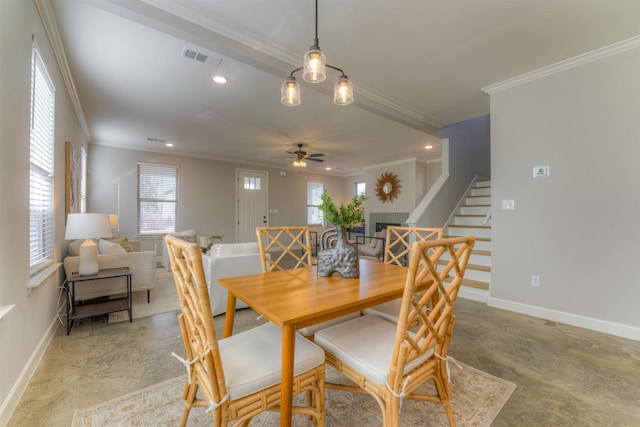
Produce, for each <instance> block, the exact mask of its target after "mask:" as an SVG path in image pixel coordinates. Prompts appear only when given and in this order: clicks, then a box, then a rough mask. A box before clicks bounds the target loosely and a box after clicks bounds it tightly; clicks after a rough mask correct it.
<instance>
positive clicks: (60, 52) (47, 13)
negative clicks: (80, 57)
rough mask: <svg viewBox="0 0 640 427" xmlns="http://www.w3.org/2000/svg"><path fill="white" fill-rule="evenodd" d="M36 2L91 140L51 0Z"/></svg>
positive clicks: (77, 111) (81, 124)
mask: <svg viewBox="0 0 640 427" xmlns="http://www.w3.org/2000/svg"><path fill="white" fill-rule="evenodd" d="M34 2H35V4H36V7H37V9H38V13H39V14H40V19H41V20H42V25H43V26H44V29H45V32H46V33H47V37H48V38H49V44H51V49H52V50H53V55H54V56H55V57H56V61H57V62H58V68H59V69H60V74H62V79H63V80H64V84H65V86H66V87H67V92H68V93H69V98H71V103H72V104H73V108H74V110H75V111H76V116H77V117H78V122H79V123H80V127H81V128H82V132H83V133H84V136H85V137H86V138H87V140H89V141H90V140H91V134H90V132H89V126H88V125H87V121H86V119H85V117H84V112H83V111H82V105H81V104H80V97H79V96H78V91H77V90H76V85H75V83H74V82H73V76H72V75H71V69H70V68H69V62H68V61H67V54H66V52H65V49H64V44H63V43H62V36H61V35H60V30H59V29H58V23H57V21H56V17H55V13H54V11H53V8H52V6H51V1H50V0H34Z"/></svg>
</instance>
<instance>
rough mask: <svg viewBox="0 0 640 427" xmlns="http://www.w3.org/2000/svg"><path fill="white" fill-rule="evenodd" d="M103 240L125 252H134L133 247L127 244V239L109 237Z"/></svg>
mask: <svg viewBox="0 0 640 427" xmlns="http://www.w3.org/2000/svg"><path fill="white" fill-rule="evenodd" d="M104 240H106V241H108V242H112V243H117V244H119V245H120V246H122V247H123V248H124V250H125V251H127V252H134V250H133V247H132V246H131V244H129V239H127V238H126V237H109V238H107V239H104Z"/></svg>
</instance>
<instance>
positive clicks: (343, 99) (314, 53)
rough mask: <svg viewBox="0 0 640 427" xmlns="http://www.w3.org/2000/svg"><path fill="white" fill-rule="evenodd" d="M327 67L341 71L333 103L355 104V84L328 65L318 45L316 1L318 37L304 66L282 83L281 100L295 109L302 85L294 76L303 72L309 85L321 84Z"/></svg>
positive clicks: (324, 78) (334, 90)
mask: <svg viewBox="0 0 640 427" xmlns="http://www.w3.org/2000/svg"><path fill="white" fill-rule="evenodd" d="M327 67H329V68H331V69H333V70H336V71H339V72H340V74H341V75H340V77H338V80H337V81H336V83H335V85H334V87H333V103H334V104H336V105H349V104H351V103H352V102H353V83H351V80H349V77H347V76H346V75H345V74H344V71H342V70H341V69H340V68H338V67H334V66H333V65H329V64H327V58H326V56H325V55H324V53H322V50H320V46H319V44H318V0H316V37H315V39H314V41H313V46H311V47H310V48H309V50H308V51H307V53H305V54H304V59H303V65H302V67H298V68H296V69H295V70H293V71H292V72H291V74H290V75H289V77H287V79H286V80H285V81H284V83H282V88H281V91H280V94H281V97H280V100H281V102H282V103H283V104H284V105H287V106H291V107H295V106H296V105H300V102H301V101H300V85H299V84H298V81H297V80H296V78H295V77H294V76H293V74H294V73H296V72H298V71H300V70H302V78H303V79H304V80H305V81H307V82H309V83H321V82H323V81H325V80H326V78H327Z"/></svg>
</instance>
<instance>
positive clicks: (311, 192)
mask: <svg viewBox="0 0 640 427" xmlns="http://www.w3.org/2000/svg"><path fill="white" fill-rule="evenodd" d="M324 188H325V186H324V183H322V182H307V224H323V225H324V214H323V213H322V211H321V210H320V209H318V206H320V205H321V204H322V198H321V196H322V193H324Z"/></svg>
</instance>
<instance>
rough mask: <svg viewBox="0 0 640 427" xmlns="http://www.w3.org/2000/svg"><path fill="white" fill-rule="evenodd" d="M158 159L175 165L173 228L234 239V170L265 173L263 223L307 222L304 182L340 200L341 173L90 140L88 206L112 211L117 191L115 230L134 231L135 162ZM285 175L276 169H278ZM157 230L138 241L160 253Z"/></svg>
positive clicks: (130, 234) (131, 234)
mask: <svg viewBox="0 0 640 427" xmlns="http://www.w3.org/2000/svg"><path fill="white" fill-rule="evenodd" d="M138 162H150V163H161V164H167V165H176V166H178V167H179V172H178V173H179V190H178V191H179V206H178V226H177V228H178V230H187V229H195V230H196V231H197V232H198V233H201V234H202V235H212V234H221V235H223V236H224V242H226V243H232V242H235V241H236V227H235V223H236V190H235V182H236V171H237V169H248V170H260V171H266V172H267V173H268V180H269V208H270V209H271V210H277V211H278V213H277V214H276V213H273V214H270V215H269V225H271V226H280V225H302V224H306V223H307V182H322V183H325V184H326V186H327V189H328V191H329V192H330V193H331V195H332V197H333V198H334V199H335V200H336V201H338V202H339V201H341V200H343V188H344V185H343V178H342V177H336V176H332V175H325V174H318V173H313V172H311V171H310V170H309V169H295V170H293V169H276V168H270V167H262V166H255V165H247V164H239V163H231V162H223V161H218V160H208V159H201V158H194V157H186V156H179V155H173V154H170V153H164V154H163V153H151V152H145V151H136V150H126V149H121V148H114V147H107V146H104V145H96V144H91V145H90V151H89V162H88V163H89V165H88V170H89V172H90V173H89V180H88V193H89V197H88V210H89V211H91V212H104V213H116V212H117V209H118V194H119V197H120V200H119V206H120V212H119V214H120V224H119V225H120V234H121V235H122V236H127V237H136V236H137V205H136V203H137V178H136V177H137V165H138ZM282 171H284V172H286V175H281V172H282ZM163 247H164V246H163V243H162V240H161V236H158V237H157V238H155V239H153V238H151V239H150V240H146V241H143V248H144V249H147V250H154V249H155V250H156V251H157V253H158V254H160V253H162V249H163Z"/></svg>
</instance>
